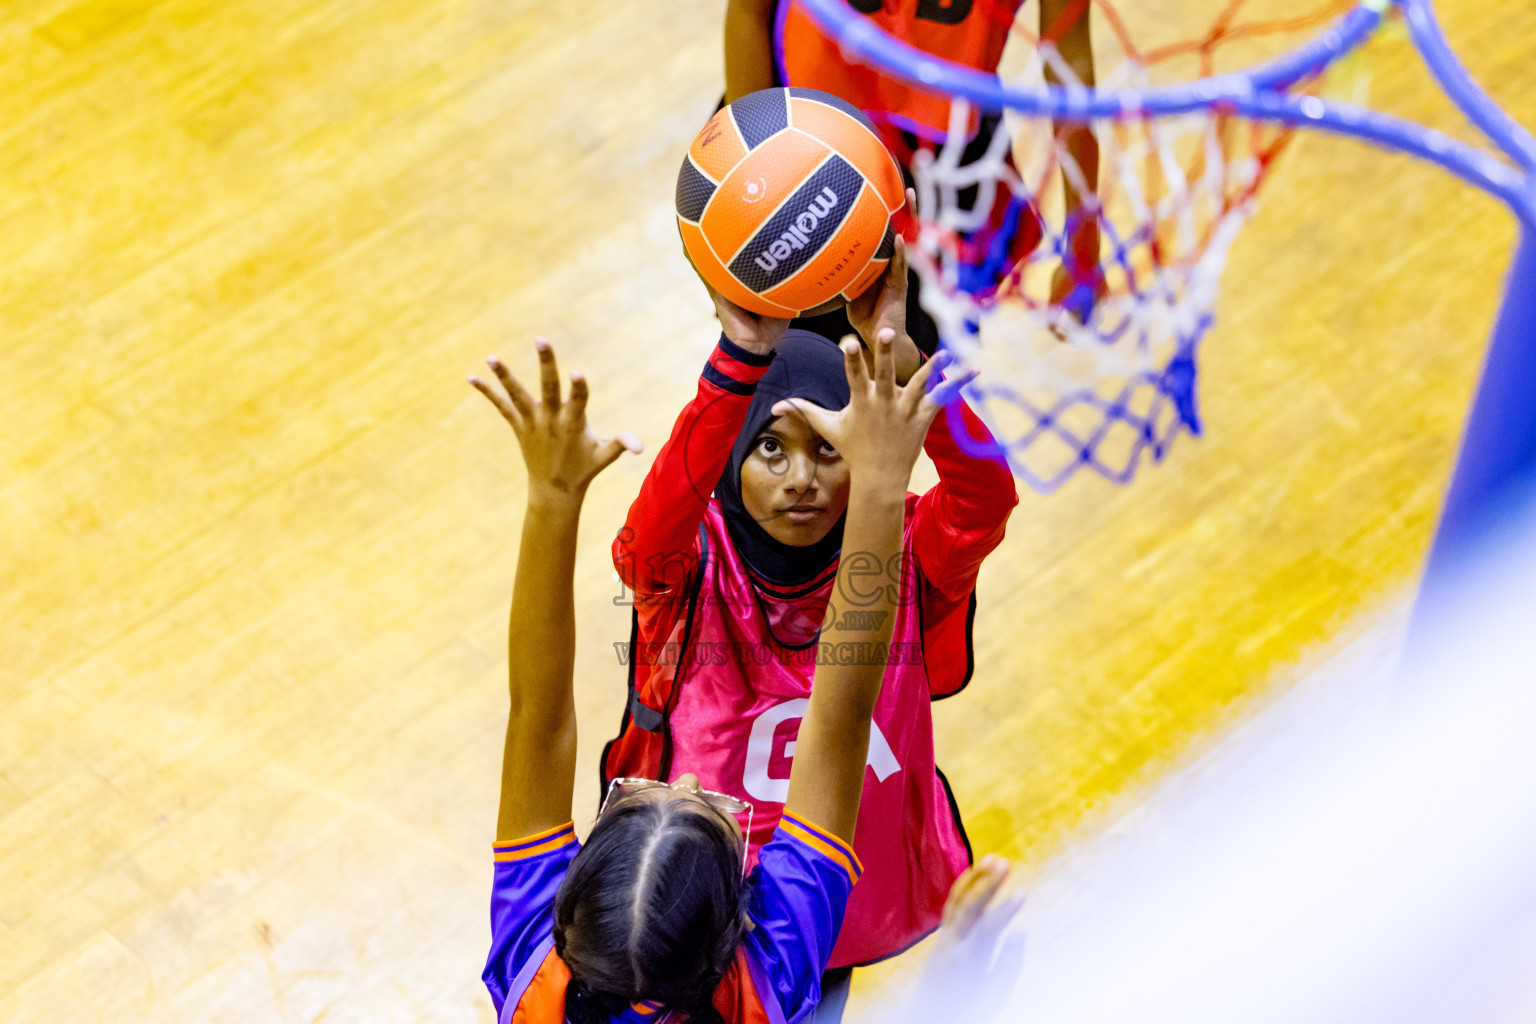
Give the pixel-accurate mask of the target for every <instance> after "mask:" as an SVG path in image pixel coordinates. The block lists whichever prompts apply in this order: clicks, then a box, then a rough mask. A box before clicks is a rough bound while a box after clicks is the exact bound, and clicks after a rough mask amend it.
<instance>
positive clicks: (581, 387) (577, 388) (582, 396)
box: [565, 373, 588, 422]
mask: <svg viewBox="0 0 1536 1024" xmlns="http://www.w3.org/2000/svg"><path fill="white" fill-rule="evenodd" d="M587 395H588V388H587V378H585V377H583V376H582V375H581V374H580V373H573V374H571V397H570V399H569V400H568V401H567V403H566V409H565V413H566V415H567V416H570V417H572V418H574V419H575V420H577V421H578V422H579V421H580V420H581V417H583V416H584V415H586V412H587Z"/></svg>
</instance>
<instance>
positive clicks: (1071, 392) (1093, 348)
mask: <svg viewBox="0 0 1536 1024" xmlns="http://www.w3.org/2000/svg"><path fill="white" fill-rule="evenodd" d="M1081 6H1084V7H1086V6H1087V4H1086V0H1085V2H1084V3H1083V4H1082V5H1081ZM1242 6H1243V5H1242V2H1241V0H1236V2H1233V3H1230V4H1229V5H1228V7H1227V8H1226V9H1225V10H1224V11H1222V12H1221V13H1220V15H1219V16H1218V18H1217V19H1216V21H1215V22H1214V23H1213V25H1212V27H1211V28H1210V29H1209V30H1208V31H1207V33H1206V34H1205V35H1204V36H1203V37H1202V38H1200V39H1198V40H1196V41H1193V42H1188V43H1179V44H1173V45H1169V46H1163V47H1160V48H1158V49H1156V50H1152V51H1148V52H1141V51H1138V50H1136V49H1135V47H1134V46H1133V45H1132V44H1131V42H1130V38H1129V32H1128V30H1127V29H1126V27H1125V25H1124V22H1123V21H1122V19H1120V17H1119V16H1118V15H1117V14H1116V13H1115V11H1114V9H1113V8H1112V7H1111V6H1110V5H1109V4H1108V3H1106V2H1095V3H1094V4H1093V16H1094V18H1095V31H1099V27H1100V25H1107V26H1109V27H1110V29H1111V32H1112V34H1113V36H1114V38H1115V39H1116V40H1117V41H1118V43H1119V44H1120V47H1121V49H1122V50H1123V56H1122V58H1121V59H1120V60H1119V62H1118V63H1117V64H1115V66H1114V67H1112V68H1109V69H1108V70H1107V73H1105V72H1101V73H1100V74H1099V75H1098V76H1097V82H1096V84H1095V86H1094V91H1095V92H1097V93H1098V94H1100V95H1104V94H1108V95H1111V96H1113V95H1124V96H1127V97H1134V96H1135V95H1137V94H1139V93H1142V92H1144V91H1146V90H1147V89H1149V88H1152V87H1153V86H1155V85H1157V84H1161V83H1159V82H1156V81H1155V80H1154V78H1155V74H1156V73H1157V72H1158V71H1159V70H1165V68H1162V67H1160V65H1169V64H1174V63H1178V62H1180V61H1183V62H1186V63H1187V62H1190V61H1193V64H1192V66H1191V70H1193V71H1194V72H1195V73H1196V74H1197V75H1202V76H1203V75H1209V74H1211V73H1213V72H1214V71H1217V70H1218V68H1217V62H1216V57H1217V54H1216V51H1217V48H1218V47H1219V46H1221V45H1223V44H1224V43H1229V42H1233V41H1236V40H1243V39H1253V38H1255V37H1259V36H1265V35H1275V34H1281V35H1284V36H1286V40H1285V41H1287V42H1291V43H1294V39H1295V36H1294V34H1295V33H1297V32H1301V31H1304V30H1307V29H1310V28H1313V27H1315V26H1316V25H1317V24H1320V23H1322V22H1324V21H1326V20H1327V19H1328V18H1329V17H1331V16H1333V15H1335V14H1337V13H1338V12H1339V11H1340V10H1341V9H1342V8H1344V7H1347V6H1348V5H1347V4H1339V3H1332V4H1329V5H1328V6H1327V7H1326V9H1323V10H1320V11H1316V12H1312V13H1311V14H1309V15H1308V16H1306V17H1301V18H1295V19H1289V20H1285V21H1278V22H1248V23H1244V22H1242V21H1240V20H1239V19H1238V14H1239V13H1240V10H1241V8H1242ZM1014 31H1015V35H1024V36H1026V38H1025V39H1024V40H1023V43H1024V44H1025V45H1024V46H1023V47H1022V50H1023V51H1024V53H1025V59H1024V61H1023V66H1022V68H1021V69H1020V70H1019V71H1018V72H1017V73H1016V74H1012V75H1009V76H1008V82H1009V84H1010V85H1011V86H1013V87H1015V88H1021V89H1029V88H1030V87H1032V86H1034V87H1043V86H1044V84H1045V83H1046V82H1048V81H1050V82H1054V83H1056V84H1059V85H1060V86H1062V87H1063V88H1065V89H1066V90H1068V91H1071V90H1074V89H1077V90H1081V89H1085V88H1087V87H1086V86H1084V85H1083V83H1082V82H1081V81H1080V80H1079V79H1078V77H1077V76H1076V75H1075V74H1074V72H1073V70H1072V68H1071V67H1070V66H1069V65H1068V63H1067V62H1066V61H1064V60H1063V59H1062V57H1061V56H1060V54H1059V53H1058V51H1057V49H1056V46H1055V45H1054V44H1053V42H1052V41H1051V39H1050V38H1047V39H1045V40H1039V39H1037V38H1035V37H1032V36H1027V34H1026V33H1023V32H1022V31H1021V30H1019V29H1018V28H1015V30H1014ZM1016 49H1019V47H1016ZM1317 84H1318V83H1317V81H1316V79H1312V80H1308V81H1302V82H1297V83H1295V84H1293V85H1292V87H1291V90H1292V91H1293V92H1295V91H1307V90H1310V89H1312V88H1315V87H1316V86H1317ZM978 125H979V126H980V129H979V130H980V132H981V135H982V137H983V140H984V141H985V138H986V136H987V134H988V132H989V131H990V135H991V137H990V141H989V142H985V148H984V149H983V148H982V145H980V144H978V143H977V141H976V137H977V131H978V127H977V126H978ZM1084 128H1086V130H1087V131H1091V133H1092V138H1093V140H1094V142H1096V144H1097V162H1098V175H1097V180H1096V181H1090V180H1089V176H1088V175H1087V174H1086V173H1085V168H1084V167H1083V166H1081V164H1080V161H1079V160H1078V159H1077V157H1076V156H1074V150H1076V151H1077V152H1078V153H1079V154H1081V153H1082V147H1081V141H1082V133H1083V130H1084ZM1075 130H1076V138H1075V139H1074V137H1073V133H1074V126H1072V125H1070V124H1067V123H1065V122H1063V121H1061V120H1060V119H1058V120H1056V121H1054V122H1053V120H1052V119H1051V118H1050V117H1046V116H1028V115H1021V114H1018V113H1016V112H1014V111H1008V112H1006V113H1005V114H1004V115H1003V117H1002V120H1001V122H1000V123H999V122H998V119H997V117H996V115H991V116H990V117H987V116H980V117H979V116H978V114H977V112H976V111H974V110H973V109H972V107H971V105H970V104H969V103H968V102H967V101H966V100H964V99H961V98H955V99H954V100H953V101H952V105H951V119H950V131H949V134H948V136H947V141H945V142H943V143H941V144H939V145H937V146H935V147H930V148H927V149H921V150H919V151H918V152H917V153H916V154H915V155H914V157H913V159H912V171H913V176H914V179H915V182H916V186H917V194H918V227H917V238H916V242H915V244H914V245H912V246H911V254H912V262H913V265H914V267H915V268H916V269H917V271H918V273H919V274H920V275H921V276H922V278H923V289H922V301H923V304H924V307H925V308H926V309H927V310H928V312H929V313H930V315H932V316H933V317H934V319H935V321H936V322H937V323H938V325H939V330H940V333H941V335H942V337H943V339H944V343H945V345H946V346H947V347H949V348H950V349H951V350H952V351H953V352H954V353H955V354H956V355H957V356H958V357H959V358H960V360H961V361H962V362H963V363H965V364H966V365H969V366H975V367H977V368H978V369H980V371H981V373H980V376H979V378H978V380H977V382H976V384H975V385H973V386H972V388H971V389H969V390H968V392H967V395H968V397H969V398H970V399H971V403H972V405H973V406H974V407H976V408H977V409H978V411H979V412H980V413H981V415H982V417H983V419H984V420H985V421H986V422H987V424H988V426H989V428H991V430H992V432H993V435H994V437H995V438H996V439H997V444H998V446H999V447H1000V448H1001V449H1002V451H1003V452H1005V453H1006V455H1007V458H1008V460H1009V462H1010V463H1011V464H1012V466H1013V468H1014V470H1015V472H1016V473H1017V474H1018V475H1019V476H1020V477H1021V478H1022V479H1024V480H1025V481H1026V482H1027V483H1029V484H1030V485H1031V486H1033V487H1034V488H1036V489H1037V490H1040V491H1047V492H1048V491H1052V490H1055V489H1056V488H1057V487H1059V486H1061V485H1062V484H1063V483H1064V482H1065V481H1066V480H1068V479H1070V478H1071V477H1072V476H1073V475H1074V474H1075V473H1076V471H1077V470H1079V469H1081V468H1083V467H1091V468H1092V469H1093V470H1095V471H1096V472H1098V473H1099V474H1101V475H1103V476H1104V477H1106V478H1108V479H1110V480H1113V481H1116V482H1122V483H1123V482H1126V481H1128V480H1129V479H1131V477H1132V476H1133V475H1134V474H1135V472H1136V469H1137V468H1138V466H1139V465H1140V464H1141V463H1142V461H1143V459H1144V458H1149V459H1150V460H1151V461H1154V462H1155V461H1158V460H1160V459H1161V458H1162V457H1163V455H1164V454H1165V453H1166V451H1167V450H1168V446H1169V444H1170V442H1171V441H1172V440H1173V439H1174V438H1175V437H1176V436H1177V435H1178V434H1179V433H1181V432H1183V431H1189V432H1191V433H1194V434H1198V433H1200V431H1201V422H1200V416H1199V411H1198V403H1197V400H1196V379H1197V354H1198V348H1199V345H1200V342H1201V340H1202V338H1203V337H1204V335H1205V333H1206V330H1207V329H1208V328H1209V327H1210V325H1211V323H1212V315H1213V310H1214V307H1215V303H1216V297H1217V292H1218V286H1219V281H1220V276H1221V271H1222V267H1223V265H1224V264H1225V262H1226V257H1227V251H1228V249H1229V247H1230V246H1231V244H1232V241H1233V239H1234V238H1235V237H1236V236H1237V233H1238V232H1239V231H1240V230H1241V228H1242V226H1243V224H1244V223H1245V221H1246V220H1247V218H1248V217H1249V216H1250V215H1251V214H1252V212H1253V210H1254V208H1255V199H1256V196H1257V193H1258V189H1259V186H1260V184H1261V183H1262V182H1263V180H1264V177H1265V174H1266V172H1267V171H1268V170H1269V168H1270V167H1271V166H1272V164H1273V162H1274V160H1275V158H1276V156H1277V155H1278V154H1279V153H1280V151H1281V150H1282V149H1283V148H1284V146H1285V145H1286V143H1287V141H1288V140H1289V138H1290V135H1291V132H1290V130H1289V129H1286V128H1284V127H1281V126H1278V125H1272V124H1261V123H1258V122H1255V121H1251V120H1249V119H1246V118H1243V117H1241V116H1238V115H1236V114H1235V113H1233V112H1232V111H1231V110H1230V109H1224V108H1223V107H1222V106H1220V105H1215V106H1209V107H1201V108H1198V109H1195V110H1192V111H1189V112H1184V113H1177V114H1161V115H1157V116H1147V115H1146V114H1145V113H1141V112H1138V110H1137V108H1136V105H1135V104H1134V102H1129V101H1128V102H1127V103H1126V104H1125V105H1124V107H1123V109H1122V110H1121V112H1120V113H1118V114H1117V115H1116V116H1114V117H1109V118H1101V119H1097V120H1093V121H1090V122H1087V123H1086V125H1085V126H1082V127H1078V128H1076V129H1075ZM1069 193H1071V194H1072V195H1074V196H1075V197H1076V198H1077V202H1076V203H1075V204H1072V205H1071V206H1069V204H1068V202H1067V195H1068V194H1069ZM951 423H952V425H954V426H961V425H962V424H961V421H960V420H959V418H958V416H954V417H952V418H951ZM959 439H960V441H961V443H962V444H965V445H967V447H972V448H973V450H978V451H981V450H985V449H986V447H987V446H986V445H984V444H978V443H976V441H975V439H971V438H967V437H964V436H962V437H960V438H959Z"/></svg>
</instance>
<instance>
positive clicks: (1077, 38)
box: [1040, 0, 1099, 302]
mask: <svg viewBox="0 0 1536 1024" xmlns="http://www.w3.org/2000/svg"><path fill="white" fill-rule="evenodd" d="M1090 24H1091V23H1090V18H1089V6H1088V4H1087V3H1086V2H1084V0H1040V37H1041V38H1042V39H1045V38H1047V37H1049V38H1052V39H1054V40H1055V41H1056V50H1057V52H1058V53H1060V54H1061V59H1062V60H1063V61H1064V62H1065V63H1066V65H1067V67H1068V68H1070V69H1071V71H1072V74H1073V76H1075V77H1076V79H1077V80H1078V82H1080V83H1082V84H1083V85H1090V86H1091V85H1094V84H1095V79H1094V72H1093V35H1092V32H1091V30H1090ZM1045 78H1046V81H1048V82H1050V83H1051V84H1053V85H1060V84H1062V82H1061V76H1060V75H1059V74H1057V72H1056V70H1055V68H1053V67H1052V66H1051V65H1050V64H1047V65H1046V66H1045ZM1055 130H1056V139H1057V141H1058V142H1060V143H1061V145H1062V146H1063V147H1064V148H1065V149H1066V151H1067V154H1068V155H1069V156H1070V157H1071V158H1072V161H1073V163H1075V164H1076V165H1077V167H1078V169H1079V170H1080V171H1081V172H1082V186H1083V187H1082V188H1081V189H1079V188H1078V186H1077V185H1075V184H1074V183H1073V182H1072V180H1071V178H1070V177H1069V176H1068V175H1066V174H1063V175H1062V191H1063V198H1064V199H1065V201H1066V209H1067V221H1068V223H1069V224H1072V225H1075V227H1076V230H1074V231H1073V233H1072V238H1071V250H1070V252H1071V254H1070V257H1069V258H1067V259H1064V260H1063V261H1062V266H1060V267H1058V268H1057V270H1056V274H1055V277H1054V278H1053V280H1052V282H1051V301H1052V302H1061V301H1063V300H1064V299H1066V297H1067V295H1068V294H1070V293H1071V291H1072V289H1073V287H1075V286H1076V285H1077V284H1079V283H1082V284H1092V285H1094V286H1095V290H1098V282H1097V281H1095V280H1091V277H1092V273H1093V268H1095V267H1096V266H1097V265H1098V262H1099V224H1098V219H1097V218H1096V217H1095V216H1093V215H1092V214H1091V213H1089V212H1088V211H1086V210H1084V206H1085V204H1086V202H1087V201H1088V200H1089V199H1090V198H1093V197H1096V196H1097V193H1098V187H1099V142H1098V140H1097V139H1096V138H1094V135H1093V131H1092V130H1091V129H1090V128H1089V127H1088V125H1086V124H1082V123H1080V122H1079V123H1074V122H1070V121H1063V122H1058V123H1057V124H1056V125H1055Z"/></svg>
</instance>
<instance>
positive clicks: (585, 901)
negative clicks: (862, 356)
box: [555, 797, 747, 1024]
mask: <svg viewBox="0 0 1536 1024" xmlns="http://www.w3.org/2000/svg"><path fill="white" fill-rule="evenodd" d="M720 818H721V815H720V813H719V812H717V811H714V810H713V809H711V808H708V807H704V806H701V805H699V804H697V803H695V802H693V801H683V800H675V799H674V800H643V799H635V798H633V797H630V798H628V799H623V800H619V801H618V802H616V803H614V804H613V805H612V806H610V807H609V808H608V810H607V811H606V812H605V813H604V814H603V816H602V817H601V818H599V819H598V821H597V824H596V826H594V827H593V829H592V834H591V835H590V836H589V837H588V838H587V841H586V843H585V844H583V846H582V848H581V852H580V853H578V854H577V855H576V858H575V860H573V861H572V862H571V866H570V869H569V870H568V871H567V872H566V874H565V879H564V880H563V881H562V882H561V883H560V891H559V893H558V894H556V896H555V951H556V953H558V954H559V956H560V959H561V960H563V961H564V962H565V965H566V966H567V967H568V968H570V971H571V981H570V984H569V985H568V986H567V987H566V993H565V1013H566V1018H567V1019H568V1020H570V1021H571V1022H572V1024H608V1021H609V1020H610V1019H611V1018H612V1017H614V1016H616V1015H617V1014H619V1013H621V1012H623V1011H624V1010H625V1009H626V1008H627V1007H628V1006H629V1005H630V1004H632V1003H635V1002H639V1001H641V1000H650V1001H653V1002H658V1003H661V1004H662V1005H663V1006H664V1007H666V1008H667V1009H669V1010H673V1011H676V1012H678V1013H681V1014H683V1015H684V1016H685V1017H686V1018H687V1020H688V1021H689V1022H690V1024H723V1021H722V1020H721V1017H720V1014H719V1012H718V1011H716V1010H715V1007H714V1003H713V999H714V994H715V988H716V987H717V986H718V985H719V984H720V979H721V978H722V977H723V976H724V975H725V972H726V969H727V968H729V967H730V965H731V961H732V960H733V959H734V958H735V956H736V947H737V946H739V945H740V944H741V937H742V934H743V932H744V931H745V929H746V917H745V909H746V907H745V905H744V904H745V899H746V894H747V887H746V884H745V882H744V881H743V880H742V877H741V846H740V844H739V843H737V842H733V841H732V840H731V837H730V835H729V834H728V833H727V832H726V830H724V829H723V828H721V826H720V821H719V819H720Z"/></svg>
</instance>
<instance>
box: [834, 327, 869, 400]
mask: <svg viewBox="0 0 1536 1024" xmlns="http://www.w3.org/2000/svg"><path fill="white" fill-rule="evenodd" d="M838 347H839V348H841V349H842V350H843V372H844V373H846V374H847V375H848V392H849V397H850V398H851V399H852V400H854V401H857V400H859V399H860V397H861V396H862V395H863V394H864V393H865V391H867V390H868V388H869V370H868V369H867V368H866V367H865V366H864V357H863V355H861V354H860V353H861V351H862V349H863V346H862V345H860V344H859V343H858V342H856V341H853V340H852V339H850V340H848V341H844V342H843V343H842V344H841V345H839V346H838Z"/></svg>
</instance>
